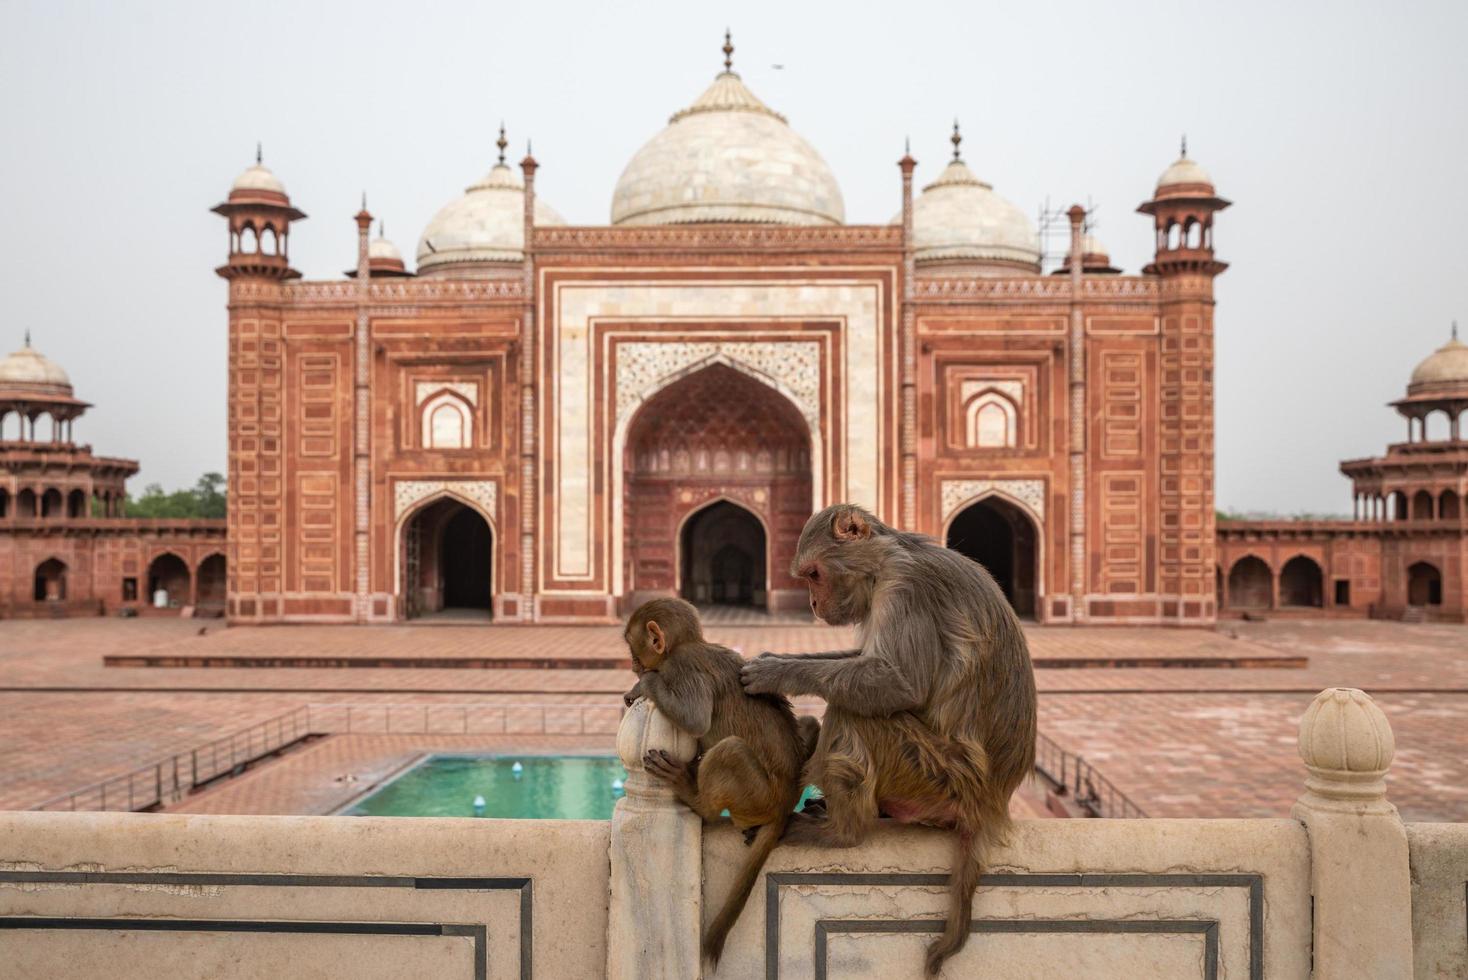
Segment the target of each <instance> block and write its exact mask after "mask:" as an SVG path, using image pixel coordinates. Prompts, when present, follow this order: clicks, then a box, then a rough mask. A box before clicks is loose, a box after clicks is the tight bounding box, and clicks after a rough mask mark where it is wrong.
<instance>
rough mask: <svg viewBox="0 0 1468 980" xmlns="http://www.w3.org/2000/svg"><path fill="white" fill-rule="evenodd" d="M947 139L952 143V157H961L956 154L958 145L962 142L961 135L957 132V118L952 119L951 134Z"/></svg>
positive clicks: (957, 158)
mask: <svg viewBox="0 0 1468 980" xmlns="http://www.w3.org/2000/svg"><path fill="white" fill-rule="evenodd" d="M948 140H949V142H951V143H952V144H953V159H955V160H960V159H962V157H960V156H959V155H958V145H959V144H960V143H962V142H963V136H962V135H961V134H960V133H959V132H958V120H957V119H955V120H953V135H952V136H950V137H948Z"/></svg>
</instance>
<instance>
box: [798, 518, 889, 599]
mask: <svg viewBox="0 0 1468 980" xmlns="http://www.w3.org/2000/svg"><path fill="white" fill-rule="evenodd" d="M879 550H880V546H879V545H877V544H876V543H875V542H874V541H873V528H872V524H871V522H870V521H868V520H867V519H866V514H865V513H864V512H863V511H861V510H860V509H858V508H854V507H844V506H838V507H833V508H828V509H827V510H826V511H823V512H822V513H821V514H817V515H816V516H815V517H813V518H811V520H810V522H809V523H807V524H806V529H805V531H804V532H803V533H802V534H801V536H800V545H799V547H798V549H797V551H796V556H795V565H794V569H793V570H794V572H795V576H796V577H797V578H799V579H801V580H802V581H804V582H805V586H806V588H807V589H808V590H809V591H810V609H811V612H813V613H815V614H816V615H817V616H818V617H820V618H821V619H823V620H825V621H826V622H828V623H830V624H831V625H832V626H845V625H847V624H849V623H859V622H861V621H863V620H864V619H866V617H867V613H868V611H869V610H870V609H871V597H872V587H873V584H874V583H875V569H876V567H877V565H878V555H877V552H878V551H879Z"/></svg>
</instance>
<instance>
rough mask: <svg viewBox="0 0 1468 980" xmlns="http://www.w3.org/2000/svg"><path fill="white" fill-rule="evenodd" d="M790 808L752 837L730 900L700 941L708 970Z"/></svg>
mask: <svg viewBox="0 0 1468 980" xmlns="http://www.w3.org/2000/svg"><path fill="white" fill-rule="evenodd" d="M793 805H794V804H793V803H792V805H791V806H787V807H786V808H785V815H784V816H782V817H781V818H780V819H779V820H776V821H773V822H771V823H767V824H765V825H764V826H763V827H761V828H760V829H759V830H758V831H757V832H756V833H755V835H754V842H753V843H752V844H750V846H749V857H748V858H746V859H745V862H744V867H743V868H741V869H740V871H739V880H738V881H736V882H735V883H734V889H733V891H731V892H729V897H728V898H726V899H724V907H723V908H721V909H719V914H718V915H716V916H714V921H713V922H711V923H709V928H708V932H706V933H704V937H703V959H704V962H705V963H707V964H708V966H709V969H710V970H712V969H713V968H714V967H716V966H718V965H719V957H720V956H722V955H724V940H726V939H728V938H729V930H730V929H733V928H734V923H735V922H736V921H738V919H739V913H740V912H743V911H744V903H745V902H747V901H749V894H750V892H752V891H754V883H755V881H756V880H757V879H758V878H759V872H760V868H763V867H764V866H765V861H766V860H767V859H768V858H769V856H770V853H771V852H772V851H774V849H775V845H776V844H778V843H780V837H781V836H782V835H783V834H784V833H785V824H786V823H787V822H788V821H789V819H790V816H789V812H790V810H791V809H792V807H793Z"/></svg>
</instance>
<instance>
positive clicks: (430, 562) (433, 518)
mask: <svg viewBox="0 0 1468 980" xmlns="http://www.w3.org/2000/svg"><path fill="white" fill-rule="evenodd" d="M402 547H403V555H402V562H403V564H402V569H403V572H402V576H403V577H402V582H403V587H402V596H403V615H404V616H405V617H407V618H410V619H411V618H416V617H422V616H435V615H437V616H444V617H452V618H456V619H489V618H490V617H491V615H492V613H493V609H494V533H493V532H492V531H491V530H490V527H489V522H488V521H486V520H485V519H484V517H483V516H481V515H480V513H479V512H478V511H477V510H475V509H474V508H472V507H470V506H468V505H467V504H465V503H463V502H462V501H460V500H457V499H455V498H453V497H440V498H438V499H437V500H434V501H432V502H430V503H428V504H425V505H424V506H422V507H420V508H419V509H418V510H417V511H416V512H414V513H413V514H412V516H410V517H409V518H408V520H407V521H406V522H405V523H404V524H403V544H402Z"/></svg>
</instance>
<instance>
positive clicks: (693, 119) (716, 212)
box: [612, 71, 846, 225]
mask: <svg viewBox="0 0 1468 980" xmlns="http://www.w3.org/2000/svg"><path fill="white" fill-rule="evenodd" d="M845 219H846V205H845V203H844V202H843V201H842V198H841V188H840V186H838V185H837V183H836V177H835V175H834V174H833V173H832V172H831V168H830V167H829V166H827V165H826V161H825V160H823V159H821V155H820V154H819V153H817V152H816V149H815V147H813V146H811V145H810V144H809V143H807V142H806V141H805V139H804V138H803V137H802V136H801V135H800V134H799V133H797V132H795V130H793V129H791V128H790V126H789V125H788V124H787V123H786V122H785V117H784V116H782V115H780V114H779V113H778V112H775V111H774V110H773V109H771V108H769V107H768V106H766V105H765V104H764V103H763V102H761V101H760V100H759V99H758V98H756V97H755V95H754V93H753V92H751V91H750V90H749V89H748V88H747V87H746V86H745V84H744V82H743V81H742V80H740V78H739V76H738V75H736V74H735V73H734V72H732V71H724V72H722V73H720V74H719V76H718V77H717V78H715V79H714V83H713V84H712V85H710V86H709V88H708V90H707V91H705V92H704V93H703V94H702V95H700V96H699V97H698V99H697V100H696V101H695V102H694V103H693V104H692V105H691V106H689V107H688V108H686V109H684V110H683V111H681V112H678V113H676V114H674V116H673V117H672V118H671V119H670V120H669V121H668V126H667V128H666V129H664V130H663V131H662V132H660V133H658V134H657V135H656V136H654V137H653V138H652V139H651V140H649V141H648V142H647V143H646V144H645V145H644V146H643V147H642V149H640V150H638V151H637V153H636V154H635V155H634V156H633V157H632V160H631V161H630V162H629V163H628V164H627V167H626V169H625V170H623V171H622V176H621V178H620V179H619V180H618V181H617V190H616V193H615V194H613V195H612V224H614V225H666V224H681V223H687V222H696V221H719V222H748V223H767V224H782V225H839V224H841V223H842V222H843V221H844V220H845Z"/></svg>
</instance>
